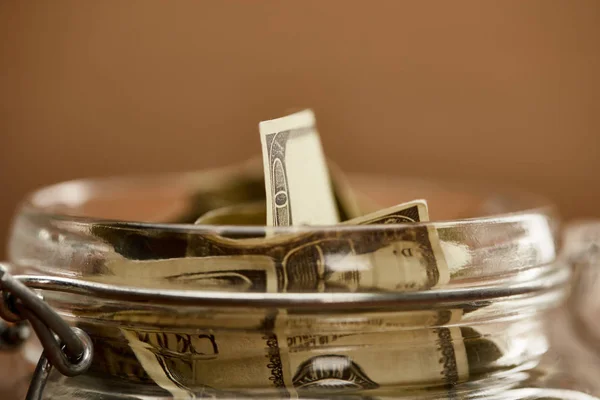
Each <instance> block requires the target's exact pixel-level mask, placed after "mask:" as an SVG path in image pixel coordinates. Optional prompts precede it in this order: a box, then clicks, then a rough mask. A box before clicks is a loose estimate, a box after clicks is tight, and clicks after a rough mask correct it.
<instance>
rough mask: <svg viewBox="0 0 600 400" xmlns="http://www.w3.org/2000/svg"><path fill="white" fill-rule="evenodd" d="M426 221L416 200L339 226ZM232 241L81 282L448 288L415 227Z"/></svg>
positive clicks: (431, 238)
mask: <svg viewBox="0 0 600 400" xmlns="http://www.w3.org/2000/svg"><path fill="white" fill-rule="evenodd" d="M423 220H427V206H426V203H425V202H424V201H422V200H417V201H413V202H410V203H404V204H399V205H397V206H394V207H391V208H389V209H386V210H382V211H379V212H377V213H374V214H370V215H367V216H364V217H359V218H356V219H353V220H350V221H347V222H345V223H344V225H353V224H362V225H368V224H371V221H373V223H376V224H386V223H389V222H393V223H394V224H397V223H409V222H420V221H423ZM365 229H366V230H365V231H360V230H356V229H352V230H349V229H344V228H343V227H342V228H340V229H336V230H321V231H316V232H307V233H298V234H285V235H276V236H271V237H267V238H251V239H231V238H226V237H222V236H218V235H194V236H192V237H190V239H189V247H188V257H187V258H174V259H160V260H140V261H138V260H127V259H124V258H122V257H115V259H114V260H113V261H110V262H108V263H107V264H106V265H105V267H104V269H103V270H102V274H98V275H90V276H89V277H88V278H87V279H90V280H97V281H103V282H106V283H115V284H128V283H135V284H136V285H140V286H145V287H156V288H167V287H170V288H188V289H196V290H200V289H202V290H237V291H250V292H309V291H313V292H314V291H316V292H340V291H345V292H348V291H351V292H352V291H361V290H366V291H373V290H383V291H404V290H414V289H427V288H431V287H434V286H440V285H443V284H445V283H447V282H448V280H449V273H448V269H447V266H446V263H445V260H444V255H443V253H442V251H441V249H440V247H439V240H438V239H437V233H436V231H435V230H433V229H429V228H428V227H424V226H420V225H414V226H410V225H397V226H392V225H390V226H389V227H387V228H377V229H373V230H368V227H367V226H365Z"/></svg>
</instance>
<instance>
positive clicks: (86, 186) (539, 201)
mask: <svg viewBox="0 0 600 400" xmlns="http://www.w3.org/2000/svg"><path fill="white" fill-rule="evenodd" d="M203 173H205V171H191V172H190V171H187V172H167V173H158V174H150V173H146V174H130V175H120V176H109V177H97V178H84V179H74V180H69V181H64V182H58V183H55V184H52V185H49V186H45V187H41V188H39V189H37V190H35V191H33V192H31V193H30V194H29V195H27V196H26V197H25V199H24V200H23V202H22V203H21V205H20V208H19V212H20V213H22V212H25V213H27V214H29V215H39V216H44V217H46V218H49V219H52V220H56V221H69V222H73V223H80V224H97V225H111V226H112V227H119V228H125V229H160V230H163V231H165V232H187V233H206V232H215V231H218V232H223V233H231V234H259V233H262V232H265V230H268V231H269V232H272V233H309V232H315V231H321V232H328V231H337V232H340V231H343V232H349V231H371V230H374V229H392V228H393V229H399V228H411V227H412V228H414V227H415V226H421V227H437V228H448V227H458V226H460V225H463V224H466V225H469V224H473V223H476V224H483V223H485V224H494V223H498V222H505V223H506V222H519V221H523V220H526V219H528V218H531V217H534V216H539V215H545V216H552V217H557V215H558V210H557V208H556V206H555V205H554V204H553V203H552V202H551V201H550V200H549V199H547V198H546V197H544V196H542V195H539V194H536V193H533V192H529V191H526V190H522V189H518V188H515V187H511V186H509V185H498V184H489V183H484V182H481V181H477V180H441V179H420V178H414V177H398V176H393V175H385V174H350V175H353V176H361V177H372V178H375V179H391V180H393V181H396V182H403V181H404V182H407V183H409V182H420V183H426V184H442V185H443V186H450V185H458V186H459V187H461V188H467V189H468V191H469V192H472V193H474V194H475V193H481V194H483V195H485V196H486V197H491V196H494V195H503V196H507V197H508V198H510V199H513V198H517V197H518V198H519V199H521V200H522V199H525V202H524V203H526V204H527V206H526V207H523V208H522V209H519V210H514V211H508V212H500V213H496V214H488V215H483V216H479V217H467V218H448V219H436V220H432V221H421V222H414V223H394V224H370V225H340V224H338V225H304V226H296V225H294V226H269V225H260V226H258V225H208V224H194V223H170V222H147V221H141V220H126V219H114V218H102V217H92V216H82V215H75V214H70V213H68V212H62V213H59V212H55V211H52V210H49V209H48V208H49V207H45V206H43V205H40V204H36V203H39V201H38V200H39V198H40V196H47V197H48V198H51V199H52V198H54V200H57V198H61V196H62V198H67V196H72V197H73V198H75V200H70V201H71V202H72V204H71V205H70V206H69V208H73V207H76V206H77V205H82V204H84V203H85V201H87V200H90V199H93V198H94V196H95V195H96V193H98V192H100V191H101V190H102V189H114V188H118V187H123V186H126V185H131V184H144V183H147V182H148V181H151V182H152V183H155V182H157V181H168V180H172V179H173V178H177V179H180V180H181V181H182V183H183V184H184V185H185V184H186V183H189V182H194V183H196V184H197V181H198V176H199V175H201V174H203ZM57 195H58V196H57Z"/></svg>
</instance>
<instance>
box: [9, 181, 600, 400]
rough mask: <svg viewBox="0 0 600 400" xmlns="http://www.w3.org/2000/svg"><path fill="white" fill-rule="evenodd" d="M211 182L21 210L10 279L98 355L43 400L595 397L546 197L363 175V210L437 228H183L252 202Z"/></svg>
mask: <svg viewBox="0 0 600 400" xmlns="http://www.w3.org/2000/svg"><path fill="white" fill-rule="evenodd" d="M228 176H229V178H231V177H232V176H235V174H233V175H231V174H230V175H228ZM238 178H239V177H238ZM222 179H224V178H223V176H221V177H220V178H219V179H218V180H214V179H212V180H211V179H208V178H207V176H206V175H204V174H195V173H192V174H174V175H173V174H171V175H163V176H152V177H130V178H115V179H99V180H86V181H77V182H68V183H63V184H59V185H55V186H52V187H49V188H45V189H42V190H40V191H38V192H36V193H34V194H32V195H31V196H30V197H29V198H28V199H26V201H25V202H24V203H23V205H22V207H21V208H20V210H19V212H18V214H17V216H16V219H15V222H14V227H13V232H12V238H11V241H10V246H9V247H10V262H11V265H12V272H13V274H15V275H19V276H18V277H17V278H18V279H19V280H20V281H21V282H24V283H25V284H27V285H28V286H29V287H31V288H35V289H38V290H40V292H41V294H42V295H43V297H44V300H45V301H46V302H47V303H48V304H49V305H50V306H51V307H52V308H53V309H54V310H56V311H57V312H58V313H59V314H60V315H61V316H62V317H63V318H64V319H65V320H67V321H68V322H69V323H71V324H73V325H76V326H78V327H79V328H81V329H83V330H84V331H85V332H87V333H88V335H89V336H90V337H91V339H92V342H93V345H94V351H93V362H92V366H91V368H90V369H89V370H88V371H87V372H86V373H85V374H83V375H80V376H77V377H64V376H62V375H60V374H59V373H57V372H56V371H55V372H53V373H52V374H51V376H50V378H49V381H48V384H47V386H46V389H45V391H44V398H46V399H73V398H77V399H94V400H95V399H134V398H135V399H171V398H177V399H193V398H219V399H221V398H236V399H239V398H273V399H279V398H301V399H308V398H329V399H593V398H596V397H593V396H598V395H600V388H599V387H598V382H597V379H596V377H597V376H600V375H599V374H600V361H599V360H598V358H597V357H596V356H595V355H594V354H592V353H590V352H589V351H588V348H587V347H586V345H585V344H583V343H581V342H580V341H579V340H578V337H577V335H573V332H572V329H571V325H570V322H571V319H570V318H569V316H568V314H567V313H566V307H565V306H564V304H565V299H566V298H567V296H568V293H569V282H570V280H571V268H570V266H569V265H568V263H567V262H565V260H564V259H557V257H556V253H557V250H558V248H557V241H556V240H555V238H556V235H557V233H558V228H559V224H558V219H557V216H556V214H555V212H554V209H553V208H552V207H549V206H547V203H546V202H545V201H544V200H541V199H539V198H537V197H535V196H531V195H523V194H518V193H513V192H510V191H504V192H501V193H500V192H498V191H497V190H492V189H489V188H484V189H482V188H477V189H475V188H470V187H467V186H464V185H459V184H455V183H452V184H445V185H442V184H440V183H432V182H429V183H427V182H421V181H413V180H398V179H396V180H392V179H388V178H381V177H379V178H378V177H364V176H363V177H354V178H352V179H351V180H352V182H353V183H354V185H355V186H357V187H359V188H361V189H362V190H363V191H364V192H365V193H369V195H370V200H369V202H371V204H375V203H376V204H377V207H383V206H386V205H391V204H394V203H400V202H403V201H406V200H410V198H414V197H422V198H426V199H427V200H428V203H429V207H430V214H431V215H433V216H434V217H435V222H419V221H415V219H414V217H411V216H410V215H406V216H405V221H406V222H405V223H397V224H396V223H395V224H387V225H337V226H327V227H325V226H324V227H314V226H312V227H296V226H294V227H268V228H267V227H261V226H210V225H194V224H192V222H193V221H194V220H195V219H196V218H197V217H198V215H199V214H201V213H202V212H205V211H206V210H207V209H208V205H207V204H208V203H210V204H214V203H215V202H217V203H219V204H221V205H222V204H228V203H233V202H235V201H239V198H238V194H239V193H244V196H246V195H247V196H248V197H249V198H254V197H255V196H259V195H260V194H262V193H261V190H262V187H261V186H260V185H261V183H260V182H253V181H251V180H250V183H249V184H248V187H245V188H244V190H243V191H241V190H238V191H232V192H230V193H227V194H226V195H223V192H222V191H220V190H221V188H222V186H223V183H222V182H223V181H222ZM236 179H237V178H236ZM244 179H247V177H244ZM244 179H239V180H237V181H240V182H241V181H244V182H247V181H248V180H244ZM234 180H235V179H234ZM237 181H236V182H237ZM257 188H259V189H260V190H258V189H257ZM254 189H256V190H254ZM217 192H218V193H219V194H218V195H215V193H217ZM415 194H416V195H415ZM207 199H208V200H207ZM215 199H216V200H215ZM244 200H247V199H244ZM211 202H212V203H211ZM367 203H368V202H367ZM557 328H560V329H557ZM573 366H577V368H573ZM580 369H583V370H585V373H583V372H581V371H580Z"/></svg>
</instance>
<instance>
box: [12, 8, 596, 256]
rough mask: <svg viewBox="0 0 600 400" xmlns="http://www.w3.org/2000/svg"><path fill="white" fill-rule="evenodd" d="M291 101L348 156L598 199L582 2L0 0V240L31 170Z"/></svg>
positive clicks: (231, 149)
mask: <svg viewBox="0 0 600 400" xmlns="http://www.w3.org/2000/svg"><path fill="white" fill-rule="evenodd" d="M301 107H311V108H313V109H314V110H315V112H316V115H317V118H318V124H319V130H320V133H321V137H322V140H323V145H324V147H325V151H326V153H327V154H328V156H329V157H330V158H331V159H333V160H335V161H337V162H338V164H340V165H341V167H342V168H343V169H345V170H347V171H361V172H380V173H388V174H392V173H393V174H398V175H410V176H423V177H435V178H450V177H451V178H457V177H459V178H460V177H462V178H467V179H480V180H481V179H483V180H486V181H489V182H498V183H503V184H505V183H510V184H513V185H517V186H521V187H524V188H526V189H528V190H532V191H536V192H539V193H541V194H544V195H547V196H549V197H550V198H552V199H553V200H554V201H556V202H557V203H558V205H559V206H560V207H561V210H562V213H563V215H564V216H565V217H567V218H576V217H588V216H600V210H599V208H600V185H599V184H598V183H599V179H598V177H599V176H600V175H599V172H598V171H599V170H600V158H599V157H598V154H599V151H598V150H599V145H600V2H599V1H597V0H578V1H566V0H565V1H552V2H550V1H544V0H539V1H502V2H499V1H494V2H480V1H454V2H442V1H438V2H434V1H421V2H404V1H393V0H389V1H342V0H328V1H323V0H314V1H307V0H303V1H264V0H263V1H252V2H251V1H244V0H239V1H172V2H166V1H158V0H156V1H155V0H139V1H133V0H129V1H117V0H113V1H95V2H83V1H77V0H73V1H52V2H50V1H29V2H21V1H16V0H2V1H0V188H1V189H0V190H1V192H0V244H4V243H6V234H7V231H8V229H9V224H10V220H11V217H12V215H13V213H14V211H15V207H16V206H17V204H18V202H19V200H20V199H22V198H23V196H24V195H25V194H26V193H27V192H29V191H31V190H33V189H35V188H37V187H40V186H43V185H47V184H50V183H54V182H57V181H62V180H67V179H73V178H80V177H86V176H105V175H115V174H125V173H136V172H160V171H180V170H193V169H202V168H207V167H213V166H220V165H225V164H229V163H232V162H236V161H241V160H243V159H245V158H248V157H250V156H253V155H257V154H260V143H259V136H258V122H259V121H260V120H264V119H270V118H274V117H278V116H281V115H283V114H284V113H285V112H286V111H288V110H289V109H291V108H301ZM3 251H4V248H2V250H0V257H2V256H4V253H3Z"/></svg>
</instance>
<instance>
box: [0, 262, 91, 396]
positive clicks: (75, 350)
mask: <svg viewBox="0 0 600 400" xmlns="http://www.w3.org/2000/svg"><path fill="white" fill-rule="evenodd" d="M0 292H1V296H0V317H1V318H3V319H5V320H7V321H9V322H16V323H19V322H22V321H24V320H28V321H29V323H30V324H31V326H32V327H33V330H34V331H35V333H36V334H37V336H38V338H39V340H40V342H41V343H42V346H43V347H44V352H43V353H42V356H41V357H40V361H39V362H38V365H37V367H36V371H35V373H34V378H33V381H32V383H31V386H30V388H29V392H28V393H27V399H38V398H41V394H42V391H43V388H44V385H45V381H46V379H47V377H48V375H49V373H50V370H51V368H52V367H54V368H56V369H57V370H58V371H59V372H60V373H61V374H63V375H65V376H76V375H79V374H81V373H83V372H85V371H86V370H87V369H88V368H89V366H90V365H91V363H92V352H93V351H92V350H93V348H92V341H91V339H90V337H89V336H88V335H87V334H86V333H85V332H84V331H82V330H81V329H79V328H76V327H70V326H69V325H67V323H66V322H65V321H64V320H63V319H62V318H61V317H60V316H59V315H58V314H57V313H56V312H55V311H54V310H53V309H52V308H50V306H48V304H46V302H44V300H43V299H42V298H41V296H39V295H38V294H37V293H36V292H34V291H33V290H31V289H29V288H28V287H27V286H25V285H24V284H23V283H21V282H19V281H18V280H16V279H15V278H14V277H13V276H12V275H11V274H10V273H9V272H8V268H7V267H6V266H5V265H3V264H0ZM17 326H18V325H17Z"/></svg>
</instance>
